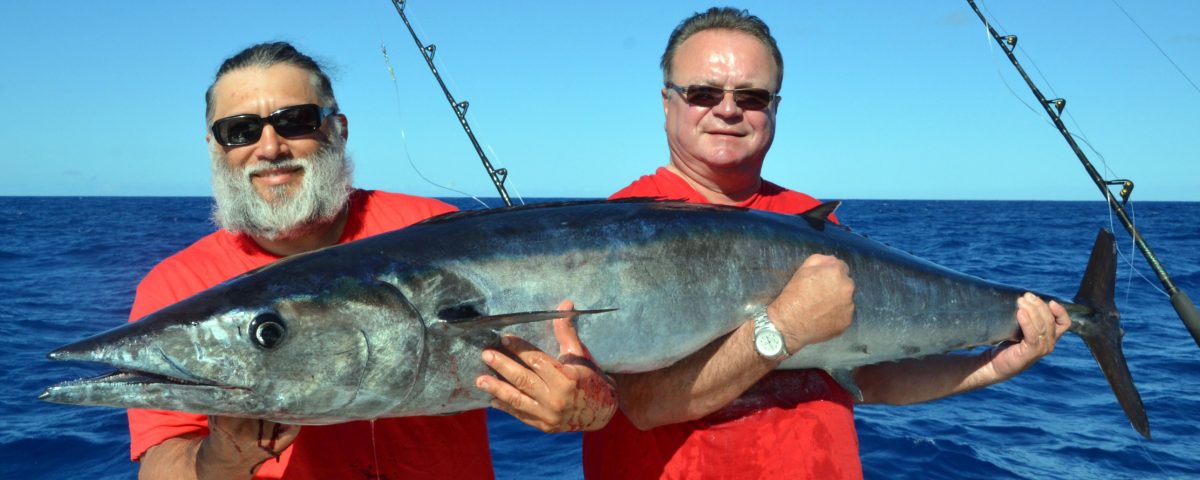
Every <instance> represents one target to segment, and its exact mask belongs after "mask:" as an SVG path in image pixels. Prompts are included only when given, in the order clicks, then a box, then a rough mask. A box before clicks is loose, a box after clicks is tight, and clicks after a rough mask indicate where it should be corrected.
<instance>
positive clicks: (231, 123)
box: [212, 103, 334, 147]
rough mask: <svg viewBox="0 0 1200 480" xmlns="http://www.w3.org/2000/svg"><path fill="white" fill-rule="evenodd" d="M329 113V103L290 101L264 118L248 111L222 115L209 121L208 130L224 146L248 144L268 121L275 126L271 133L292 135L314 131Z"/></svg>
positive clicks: (330, 111)
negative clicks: (230, 115) (314, 103)
mask: <svg viewBox="0 0 1200 480" xmlns="http://www.w3.org/2000/svg"><path fill="white" fill-rule="evenodd" d="M333 113H334V109H333V108H331V107H319V106H316V105H313V104H311V103H308V104H304V105H292V106H290V107H283V108H281V109H279V110H276V111H274V112H271V114H270V115H267V118H263V117H260V116H258V115H254V114H249V113H248V114H245V115H234V116H232V117H225V118H222V119H220V120H217V121H215V122H213V124H212V133H213V138H215V139H216V140H217V143H219V144H221V145H224V146H226V147H237V146H240V145H249V144H251V143H254V142H257V141H258V139H259V138H260V137H262V131H263V127H265V126H266V124H268V123H269V124H271V126H272V127H274V128H275V133H278V134H279V135H281V136H283V137H285V138H293V137H299V136H302V135H308V134H310V133H313V132H315V131H317V129H318V128H321V123H322V122H324V121H325V119H326V118H327V117H329V116H330V115H333Z"/></svg>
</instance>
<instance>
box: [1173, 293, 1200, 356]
mask: <svg viewBox="0 0 1200 480" xmlns="http://www.w3.org/2000/svg"><path fill="white" fill-rule="evenodd" d="M1171 305H1174V306H1175V313H1178V314H1179V319H1180V320H1183V325H1184V326H1186V327H1187V329H1188V331H1189V332H1191V334H1192V340H1195V341H1196V345H1198V346H1200V312H1197V311H1196V305H1194V304H1193V303H1192V299H1190V298H1188V296H1187V294H1186V293H1184V292H1183V290H1176V291H1175V293H1174V294H1173V295H1171Z"/></svg>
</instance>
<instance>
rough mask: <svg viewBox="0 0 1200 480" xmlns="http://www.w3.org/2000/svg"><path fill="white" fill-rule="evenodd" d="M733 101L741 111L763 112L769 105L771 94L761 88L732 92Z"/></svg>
mask: <svg viewBox="0 0 1200 480" xmlns="http://www.w3.org/2000/svg"><path fill="white" fill-rule="evenodd" d="M733 101H734V102H737V106H738V107H741V108H742V109H743V110H763V109H765V108H767V107H768V106H770V105H771V92H768V91H766V90H764V89H761V88H744V89H740V90H734V92H733Z"/></svg>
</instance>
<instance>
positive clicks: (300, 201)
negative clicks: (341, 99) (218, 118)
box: [208, 122, 353, 240]
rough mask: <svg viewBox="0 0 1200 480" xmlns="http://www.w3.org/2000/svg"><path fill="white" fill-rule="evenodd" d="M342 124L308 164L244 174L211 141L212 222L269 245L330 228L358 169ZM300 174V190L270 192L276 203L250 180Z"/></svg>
mask: <svg viewBox="0 0 1200 480" xmlns="http://www.w3.org/2000/svg"><path fill="white" fill-rule="evenodd" d="M342 130H343V127H342V124H341V123H340V122H332V123H331V124H330V133H331V135H329V138H328V139H327V141H326V143H323V144H322V145H321V146H320V147H318V149H317V151H316V152H315V153H313V154H312V155H311V156H310V157H308V158H296V159H289V160H283V161H280V162H276V163H268V164H261V165H257V166H254V167H247V168H245V169H241V170H239V169H237V168H234V167H231V166H230V165H229V163H228V160H227V159H226V158H225V152H224V151H223V150H222V147H221V144H219V143H217V141H216V140H214V139H212V138H211V137H210V138H209V141H208V142H209V153H210V154H211V155H212V170H213V179H212V185H213V198H214V200H215V201H216V205H215V207H214V209H213V221H214V222H215V223H216V224H217V226H219V227H221V228H224V229H226V230H229V231H231V232H242V233H245V234H247V235H250V236H251V237H262V238H267V239H270V240H280V239H286V238H297V237H302V236H304V235H305V234H307V233H311V232H312V230H313V229H314V226H319V225H323V224H328V223H330V222H332V221H333V219H334V218H336V217H337V215H338V214H339V213H341V211H342V209H343V208H345V207H346V201H347V200H348V199H349V198H350V192H351V191H352V190H353V187H352V186H351V173H352V171H353V165H352V164H351V162H350V157H348V156H347V155H346V139H345V138H344V137H343V131H342ZM280 168H286V169H301V170H303V171H304V172H305V175H304V177H303V179H302V180H301V185H300V189H299V190H298V191H297V192H295V195H293V196H288V186H287V185H275V186H271V187H269V189H270V192H271V195H272V196H273V198H274V200H273V201H271V202H268V201H267V200H265V199H263V197H261V196H259V195H258V192H256V191H255V190H254V188H253V187H252V186H251V183H250V180H251V179H252V178H254V176H255V175H261V174H262V173H264V172H266V171H268V170H271V169H280Z"/></svg>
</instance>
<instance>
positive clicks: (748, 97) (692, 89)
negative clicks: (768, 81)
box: [667, 82, 777, 110]
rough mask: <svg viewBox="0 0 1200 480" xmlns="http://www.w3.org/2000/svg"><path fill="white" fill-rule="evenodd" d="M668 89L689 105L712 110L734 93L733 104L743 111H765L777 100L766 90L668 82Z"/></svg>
mask: <svg viewBox="0 0 1200 480" xmlns="http://www.w3.org/2000/svg"><path fill="white" fill-rule="evenodd" d="M667 88H669V89H671V90H674V91H676V92H679V95H680V96H682V97H683V101H685V102H687V104H688V105H692V106H696V107H704V108H712V107H715V106H717V105H720V104H721V102H722V101H724V100H725V94H726V93H733V103H735V104H737V106H738V108H740V109H742V110H765V109H766V108H767V107H770V106H771V101H772V100H775V97H776V96H777V95H775V94H774V93H771V91H770V90H767V89H765V88H717V87H713V86H710V85H688V86H686V87H681V86H679V85H676V84H674V83H671V82H667Z"/></svg>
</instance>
